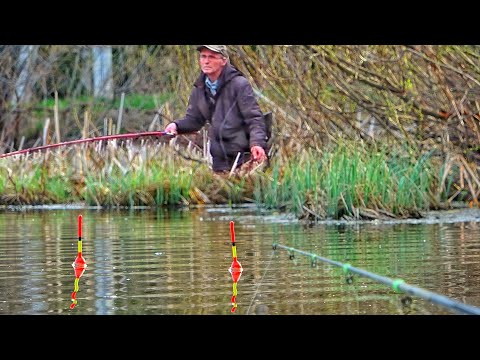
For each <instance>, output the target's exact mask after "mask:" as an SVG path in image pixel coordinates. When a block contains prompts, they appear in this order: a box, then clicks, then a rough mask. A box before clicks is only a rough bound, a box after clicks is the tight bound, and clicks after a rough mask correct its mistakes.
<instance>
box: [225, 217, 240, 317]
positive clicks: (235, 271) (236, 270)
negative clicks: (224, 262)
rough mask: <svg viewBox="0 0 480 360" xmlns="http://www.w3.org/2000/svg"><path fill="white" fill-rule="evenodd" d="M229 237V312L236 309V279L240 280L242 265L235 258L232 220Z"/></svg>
mask: <svg viewBox="0 0 480 360" xmlns="http://www.w3.org/2000/svg"><path fill="white" fill-rule="evenodd" d="M230 237H231V239H232V257H233V261H232V265H230V268H229V269H228V271H229V272H230V274H231V275H232V280H233V295H232V300H231V302H232V310H231V312H232V313H233V312H235V310H236V309H237V283H238V280H240V276H241V275H242V271H243V268H242V265H241V264H240V262H239V261H238V259H237V246H236V245H235V226H234V223H233V221H230Z"/></svg>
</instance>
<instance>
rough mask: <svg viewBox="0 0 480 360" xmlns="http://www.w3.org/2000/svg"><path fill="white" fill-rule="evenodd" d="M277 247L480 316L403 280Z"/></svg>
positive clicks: (477, 311) (478, 310)
mask: <svg viewBox="0 0 480 360" xmlns="http://www.w3.org/2000/svg"><path fill="white" fill-rule="evenodd" d="M277 247H278V248H282V249H285V250H288V251H290V252H297V253H300V254H302V255H305V256H308V257H310V258H311V259H312V261H314V260H317V259H318V260H320V261H323V262H326V263H328V264H331V265H335V266H338V267H341V268H342V269H343V271H344V272H345V273H348V272H352V273H356V274H358V275H360V276H363V277H366V278H370V279H372V280H375V281H378V282H380V283H382V284H385V285H387V286H390V287H392V289H393V290H395V291H396V292H400V291H402V292H404V293H406V294H409V295H413V296H417V297H420V298H422V299H425V300H427V301H431V302H433V303H435V304H437V305H441V306H444V307H446V308H449V309H453V310H455V311H458V312H459V313H462V314H467V315H480V308H478V307H475V306H472V305H468V304H464V303H461V302H459V301H456V300H452V299H450V298H448V297H446V296H443V295H440V294H437V293H434V292H432V291H428V290H425V289H421V288H419V287H416V286H412V285H409V284H407V283H406V282H405V281H403V280H402V279H390V278H388V277H385V276H381V275H378V274H374V273H371V272H369V271H366V270H363V269H360V268H356V267H354V266H352V265H350V264H348V263H341V262H339V261H335V260H331V259H328V258H325V257H322V256H319V255H315V254H312V253H308V252H305V251H302V250H298V249H294V248H291V247H288V246H284V245H281V244H275V243H274V244H273V250H276V249H277ZM290 258H293V257H292V255H290Z"/></svg>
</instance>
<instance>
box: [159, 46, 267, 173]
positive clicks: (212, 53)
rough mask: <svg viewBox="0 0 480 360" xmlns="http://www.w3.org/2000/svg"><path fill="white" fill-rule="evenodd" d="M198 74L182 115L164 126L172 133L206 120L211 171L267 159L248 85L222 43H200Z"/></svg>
mask: <svg viewBox="0 0 480 360" xmlns="http://www.w3.org/2000/svg"><path fill="white" fill-rule="evenodd" d="M197 51H198V52H199V60H200V68H201V70H202V72H201V74H200V76H199V77H198V78H197V80H196V81H195V83H194V85H193V89H192V92H191V94H190V99H189V102H188V108H187V111H186V114H185V116H184V117H183V118H181V119H177V120H175V121H173V122H171V123H170V124H168V125H167V126H166V127H165V131H166V132H168V133H172V134H182V133H189V132H194V131H198V130H200V129H201V128H202V127H203V126H205V125H206V124H207V123H210V124H211V126H210V128H209V139H210V154H211V156H212V161H213V164H212V167H213V171H215V172H226V171H230V170H231V169H232V167H234V166H237V168H238V167H240V166H241V165H242V164H244V163H246V162H247V161H249V160H252V161H256V162H259V163H260V162H263V161H265V160H267V156H266V154H265V149H266V146H267V144H266V138H267V133H266V124H265V120H264V118H263V114H262V111H261V109H260V106H259V105H258V103H257V100H256V98H255V95H254V93H253V89H252V86H251V85H250V83H249V82H248V80H247V79H246V78H245V76H244V75H243V74H242V73H241V72H240V71H239V70H238V69H236V68H235V67H234V66H233V65H232V64H231V63H230V61H229V56H228V52H227V47H226V46H225V45H200V46H199V47H198V48H197Z"/></svg>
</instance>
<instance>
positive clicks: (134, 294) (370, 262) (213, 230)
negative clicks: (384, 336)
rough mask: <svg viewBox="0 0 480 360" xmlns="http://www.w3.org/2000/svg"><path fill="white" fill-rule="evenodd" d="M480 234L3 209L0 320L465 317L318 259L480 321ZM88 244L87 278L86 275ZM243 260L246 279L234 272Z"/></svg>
mask: <svg viewBox="0 0 480 360" xmlns="http://www.w3.org/2000/svg"><path fill="white" fill-rule="evenodd" d="M80 215H81V218H82V225H81V231H82V232H81V235H80V236H79V233H78V230H79V229H78V228H79V222H78V220H79V216H80ZM231 222H233V224H234V234H235V244H234V245H233V244H232V238H231V232H230V223H231ZM479 222H480V215H479V212H478V210H474V209H472V210H471V211H468V210H466V212H465V213H464V217H463V218H462V219H460V220H459V219H458V218H455V217H450V218H448V219H446V218H441V217H440V216H438V215H436V214H434V215H432V216H430V217H429V218H428V219H426V220H425V221H423V222H419V221H404V222H389V223H382V222H359V223H347V222H324V223H317V224H310V225H306V224H305V223H302V222H299V221H297V220H296V219H295V218H294V217H291V216H287V215H282V214H278V213H274V212H271V211H266V210H262V209H258V208H257V207H254V206H239V207H210V208H196V209H188V210H165V209H156V210H152V209H131V210H108V211H107V210H99V209H89V208H81V207H79V208H50V209H36V208H22V209H7V208H5V209H2V210H1V212H0V228H1V232H0V314H13V315H17V314H25V315H31V314H42V315H43V314H52V315H53V314H59V315H60V314H63V315H87V314H88V315H126V314H128V315H135V314H138V315H166V314H168V315H183V314H186V315H201V314H205V315H207V314H212V315H213V314H216V315H230V316H236V315H259V314H262V315H311V314H315V315H327V314H328V315H337V314H342V315H364V314H365V315H373V314H388V315H400V314H434V315H437V314H442V315H443V314H445V315H446V314H457V313H458V312H456V311H453V310H452V309H451V308H448V307H445V306H441V305H438V303H435V302H431V301H428V299H427V300H425V299H424V298H421V297H418V296H412V295H411V294H410V295H407V294H405V293H403V292H400V291H395V290H394V289H393V288H392V287H391V286H387V285H385V284H382V283H380V282H378V281H375V280H373V279H371V278H368V277H364V276H359V275H358V274H352V273H348V272H345V271H344V269H342V267H339V266H335V265H332V264H330V263H328V262H322V261H321V260H319V259H317V260H316V261H313V260H314V255H318V256H319V257H323V258H326V259H330V260H332V261H335V262H339V263H342V264H350V265H351V266H353V267H355V268H359V269H362V270H365V271H366V272H369V273H373V274H376V275H378V276H382V277H387V278H391V279H401V280H403V281H404V282H405V283H406V284H408V285H411V286H414V287H418V288H419V289H423V290H425V291H429V292H433V293H435V294H438V295H439V296H442V297H446V298H447V299H452V300H454V301H456V302H459V303H463V304H468V305H471V306H472V307H473V308H474V309H477V310H479V311H480V224H479ZM79 242H81V251H82V256H83V258H84V259H85V261H86V265H87V266H86V267H85V268H84V269H83V271H77V273H76V272H75V269H74V267H73V266H72V264H73V263H74V261H75V260H76V259H77V257H78V251H79V246H78V245H79ZM275 244H277V245H280V246H274V245H275ZM283 246H284V247H286V248H283ZM297 250H299V252H297ZM234 255H236V258H237V260H238V261H239V262H240V264H241V267H242V271H241V273H231V272H230V271H229V269H230V267H231V265H232V263H233V257H234ZM77 270H78V269H77ZM235 275H236V276H235ZM235 277H237V279H235ZM238 277H239V278H238ZM234 280H236V281H234ZM477 307H478V308H477Z"/></svg>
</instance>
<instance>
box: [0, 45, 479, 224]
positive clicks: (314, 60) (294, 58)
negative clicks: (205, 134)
mask: <svg viewBox="0 0 480 360" xmlns="http://www.w3.org/2000/svg"><path fill="white" fill-rule="evenodd" d="M106 47H107V48H109V50H110V52H111V55H112V66H113V70H114V71H113V73H112V79H111V80H112V81H111V85H112V88H111V90H112V91H111V94H113V98H110V99H107V98H103V97H101V96H98V94H97V95H95V91H94V90H93V87H94V86H93V84H94V83H95V81H94V78H93V77H92V71H93V69H94V68H95V66H94V63H95V61H94V57H95V56H94V54H95V53H96V52H95V51H97V50H98V48H99V47H98V46H84V45H79V46H77V45H22V46H14V45H0V76H1V77H2V79H3V81H1V82H0V153H2V154H3V153H7V152H11V151H15V150H18V149H22V148H23V149H25V148H28V147H32V146H37V145H39V144H43V145H45V144H51V143H55V142H60V141H67V140H73V139H80V138H90V137H95V136H101V135H105V134H109V135H110V134H119V133H125V132H129V133H131V132H142V131H152V130H161V129H163V128H164V126H165V125H166V124H167V123H168V122H169V121H171V120H172V119H175V118H178V117H181V116H183V114H184V113H185V109H186V107H187V102H188V95H189V93H190V90H191V87H192V84H193V82H194V80H195V78H196V77H197V76H198V73H199V67H198V58H197V52H196V50H195V48H196V46H194V45H179V46H177V45H145V46H144V45H134V46H132V45H129V46H120V45H119V46H113V47H110V46H103V47H102V48H103V49H102V50H105V48H106ZM107 50H108V49H107ZM229 51H230V58H231V61H232V63H234V65H235V66H237V67H238V68H239V69H240V70H241V71H242V72H243V73H244V74H245V75H246V76H247V77H248V78H249V80H250V81H251V83H252V84H253V86H254V89H255V91H256V94H257V96H258V100H259V103H260V106H261V107H262V109H263V110H264V111H272V112H273V114H274V119H275V121H274V129H273V131H274V135H275V140H274V143H275V147H274V150H275V153H274V155H273V156H272V162H271V166H270V167H269V168H268V169H266V170H265V171H255V172H254V173H251V174H245V173H244V174H241V176H232V177H228V176H227V177H219V176H215V175H213V174H211V172H210V169H209V168H208V166H207V165H206V164H205V163H204V161H203V159H202V155H199V154H201V153H202V151H201V150H198V151H197V150H195V151H192V149H191V148H190V146H191V145H190V144H191V143H190V142H189V141H183V142H182V141H181V139H179V141H178V142H177V144H176V146H175V147H171V146H169V145H167V144H165V143H164V142H161V141H150V142H148V144H147V143H138V142H136V143H135V144H133V143H127V144H126V145H125V146H124V145H121V144H116V143H115V142H113V143H112V144H109V145H108V146H107V147H105V144H102V145H101V146H103V148H100V145H99V144H89V145H88V146H75V147H70V148H64V149H57V150H55V151H53V150H51V151H48V152H45V153H36V154H30V155H28V156H25V157H11V158H10V157H6V158H3V159H0V203H2V204H48V203H66V202H79V201H81V202H85V203H87V204H92V205H104V206H107V207H108V206H131V205H156V206H159V205H161V206H170V205H175V206H176V205H188V204H202V203H227V204H228V203H238V202H245V201H247V202H257V203H261V204H262V205H265V206H268V207H271V208H278V209H280V210H285V211H292V212H295V213H296V214H297V215H298V216H299V217H305V218H309V219H317V218H328V217H331V218H381V217H392V216H395V217H412V216H418V211H420V210H425V209H439V208H448V207H449V205H450V203H451V202H452V201H463V202H466V203H469V204H472V205H475V206H478V197H479V195H480V181H479V178H480V152H479V148H480V145H479V144H480V115H479V114H480V104H479V101H478V99H479V95H480V70H479V69H480V46H475V45H438V46H431V45H386V46H379V45H231V46H229ZM22 59H23V60H22ZM20 60H22V61H20ZM196 140H197V141H196V142H197V143H201V142H199V141H198V140H199V139H196ZM160 149H161V150H160ZM192 159H193V160H192Z"/></svg>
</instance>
